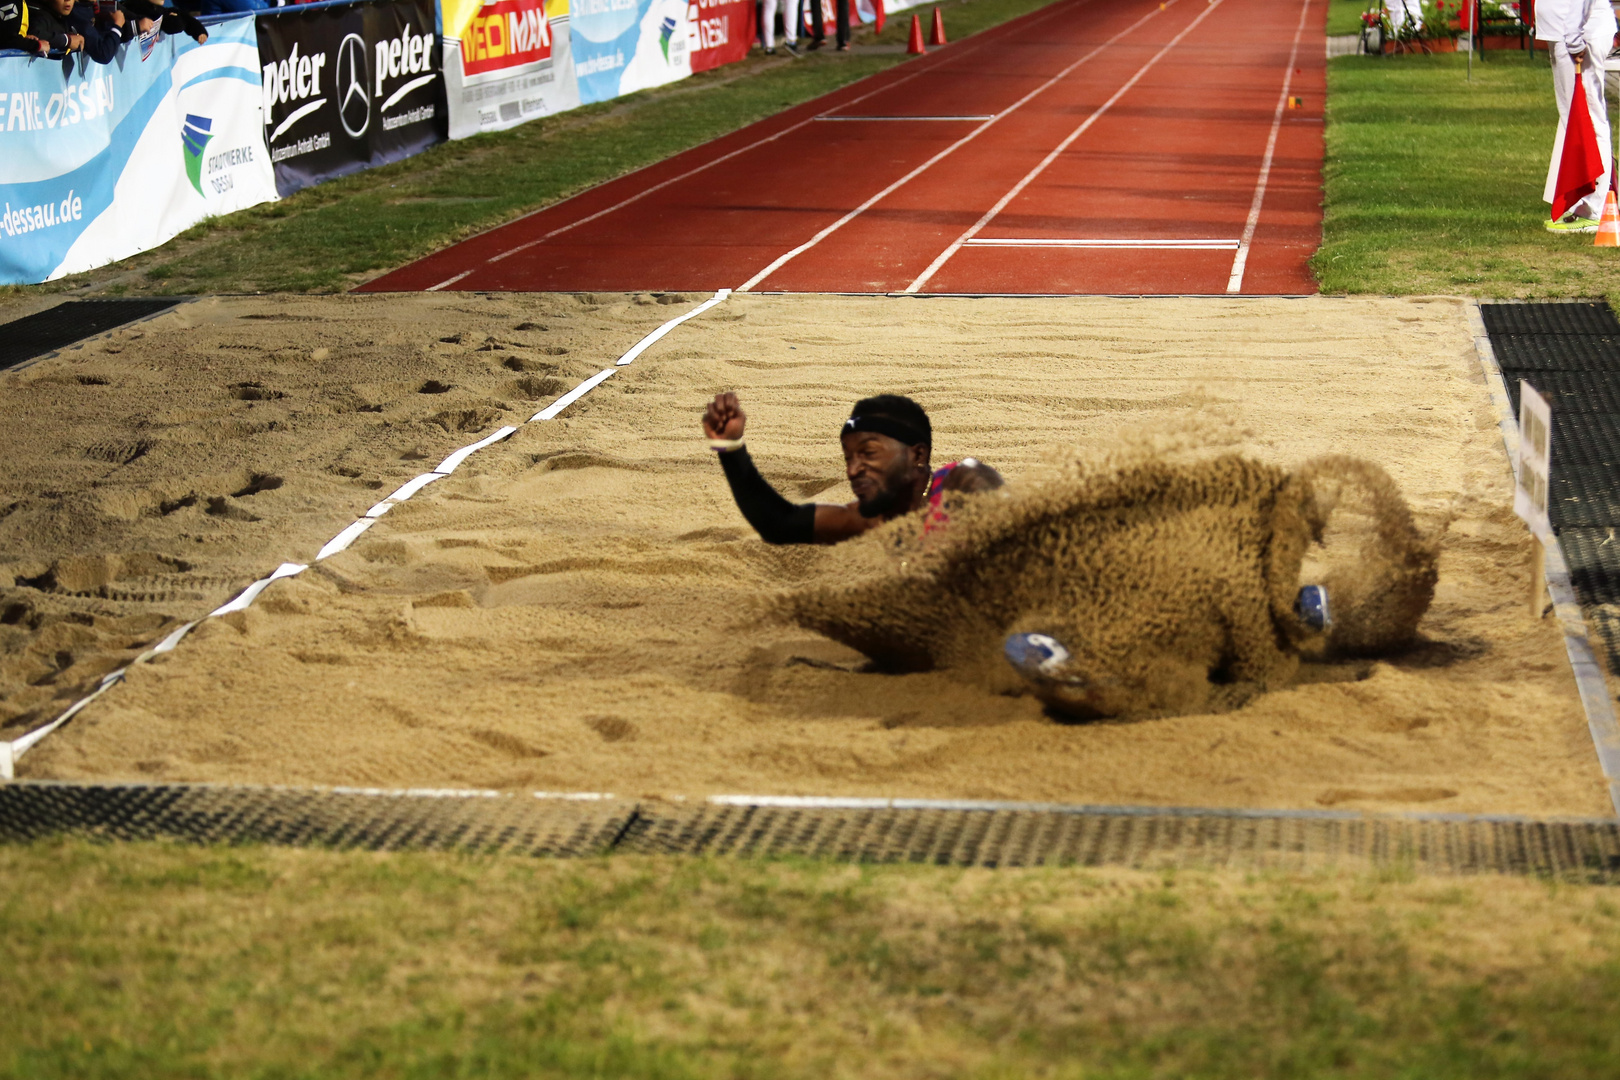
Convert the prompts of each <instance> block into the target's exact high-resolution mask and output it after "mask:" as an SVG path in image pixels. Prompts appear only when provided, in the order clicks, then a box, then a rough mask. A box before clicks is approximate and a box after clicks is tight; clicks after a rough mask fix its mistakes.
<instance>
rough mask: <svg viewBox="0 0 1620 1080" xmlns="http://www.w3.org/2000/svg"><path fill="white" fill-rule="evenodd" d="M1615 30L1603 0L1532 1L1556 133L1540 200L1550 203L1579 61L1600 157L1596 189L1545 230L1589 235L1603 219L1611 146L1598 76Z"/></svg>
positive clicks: (1550, 220) (1607, 111) (1601, 77)
mask: <svg viewBox="0 0 1620 1080" xmlns="http://www.w3.org/2000/svg"><path fill="white" fill-rule="evenodd" d="M1615 32H1616V27H1615V18H1614V10H1613V9H1612V8H1611V7H1609V2H1608V0H1538V2H1537V4H1536V40H1537V41H1545V42H1546V43H1547V51H1548V52H1549V53H1551V54H1552V69H1553V96H1554V97H1556V98H1557V99H1558V135H1557V137H1556V138H1555V139H1554V140H1553V153H1552V163H1551V164H1550V165H1549V166H1548V167H1547V186H1546V187H1545V188H1543V189H1542V192H1541V200H1542V201H1543V202H1546V203H1551V202H1552V201H1553V189H1554V188H1555V187H1556V186H1557V184H1558V162H1559V159H1560V158H1562V157H1563V153H1564V125H1565V120H1566V118H1567V117H1568V116H1569V102H1570V98H1571V97H1572V96H1573V95H1574V93H1575V62H1576V61H1577V60H1579V61H1580V62H1581V81H1582V83H1584V84H1585V88H1586V106H1587V110H1588V111H1589V112H1590V113H1591V115H1592V127H1593V128H1594V129H1595V130H1596V131H1597V139H1598V147H1599V149H1600V150H1601V151H1602V154H1603V178H1602V179H1601V180H1599V181H1598V186H1597V190H1595V191H1593V192H1592V194H1590V195H1588V196H1587V197H1586V198H1584V199H1582V200H1581V201H1580V202H1578V203H1576V204H1575V205H1574V206H1572V207H1571V208H1570V209H1569V212H1568V213H1566V214H1564V215H1563V217H1560V218H1558V219H1556V220H1555V219H1552V218H1548V219H1547V222H1546V227H1547V231H1549V232H1567V233H1594V232H1597V228H1598V219H1599V218H1600V217H1601V216H1602V215H1603V200H1604V198H1605V197H1606V196H1607V195H1608V194H1609V174H1610V172H1611V171H1612V169H1613V167H1614V164H1613V155H1614V146H1613V140H1612V138H1611V137H1610V135H1609V106H1608V99H1607V98H1606V97H1605V96H1604V89H1603V75H1604V71H1605V68H1606V66H1607V60H1608V57H1609V53H1610V52H1611V51H1612V50H1613V49H1614V37H1615Z"/></svg>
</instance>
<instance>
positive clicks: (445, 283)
mask: <svg viewBox="0 0 1620 1080" xmlns="http://www.w3.org/2000/svg"><path fill="white" fill-rule="evenodd" d="M470 273H472V271H471V270H463V271H462V272H461V273H459V274H457V275H456V276H455V277H453V278H445V279H444V280H443V281H441V282H439V283H438V284H437V285H429V286H428V287H427V288H426V289H423V290H422V291H423V292H438V291H439V290H440V289H448V288H449V287H450V286H452V285H454V284H455V283H456V282H458V281H460V280H461V279H462V278H464V277H466V276H467V275H468V274H470Z"/></svg>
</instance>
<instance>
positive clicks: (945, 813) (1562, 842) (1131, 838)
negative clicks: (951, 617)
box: [0, 782, 1620, 883]
mask: <svg viewBox="0 0 1620 1080" xmlns="http://www.w3.org/2000/svg"><path fill="white" fill-rule="evenodd" d="M57 835H79V836H88V837H92V838H97V839H106V840H155V839H166V840H178V841H182V842H188V843H199V844H248V843H263V844H280V845H289V846H311V847H330V848H340V849H361V850H371V851H403V850H439V851H474V852H503V853H509V854H523V855H541V856H589V855H599V854H604V853H607V852H623V853H627V854H648V855H650V854H672V855H673V854H680V855H711V856H735V857H780V856H789V855H792V856H808V857H811V858H819V859H829V860H839V861H847V862H861V863H921V864H930V865H939V866H984V867H1003V866H1005V867H1013V866H1059V865H1078V866H1121V867H1136V868H1144V869H1168V868H1176V867H1181V868H1189V869H1191V868H1222V867H1231V868H1240V869H1295V870H1309V869H1316V868H1328V867H1342V868H1347V869H1352V870H1354V869H1372V868H1377V867H1400V868H1403V869H1407V870H1410V871H1412V872H1414V873H1432V874H1478V873H1501V874H1533V875H1541V876H1548V877H1556V878H1561V879H1567V880H1578V881H1593V882H1617V883H1620V820H1615V821H1610V820H1577V821H1533V820H1527V819H1519V818H1469V817H1464V816H1461V815H1457V816H1445V815H1436V816H1433V817H1427V818H1412V817H1406V818H1401V817H1371V816H1362V815H1357V814H1349V813H1325V812H1303V813H1294V814H1290V813H1289V812H1287V811H1276V812H1264V811H1248V810H1218V809H1212V810H1189V809H1159V808H1150V807H1089V808H1088V807H1072V808H1071V807H1064V808H1052V807H1030V808H1027V809H1025V808H1005V809H1003V808H992V809H958V808H932V807H930V808H898V807H896V808H878V809H842V808H820V807H817V808H794V807H778V806H735V805H726V806H716V805H709V804H697V805H692V806H686V805H682V804H677V803H664V802H639V803H637V802H632V801H630V800H619V799H603V800H594V801H577V800H559V799H543V798H537V797H534V796H532V795H484V796H466V795H462V796H444V795H437V796H431V795H421V794H410V793H404V792H371V793H366V792H356V791H341V790H338V791H333V790H325V789H297V788H274V787H216V786H210V785H187V784H69V783H38V782H17V783H11V784H4V785H0V841H7V842H13V843H15V842H27V841H31V840H37V839H42V838H45V837H49V836H57Z"/></svg>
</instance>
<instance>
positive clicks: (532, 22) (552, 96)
mask: <svg viewBox="0 0 1620 1080" xmlns="http://www.w3.org/2000/svg"><path fill="white" fill-rule="evenodd" d="M568 23H569V19H568V0H552V2H551V3H550V4H549V5H548V4H546V3H545V0H489V2H488V3H485V4H484V5H483V6H482V7H480V8H479V9H478V11H477V12H476V13H475V14H474V15H473V17H472V18H471V19H470V20H469V21H468V23H467V25H466V28H465V29H464V30H463V31H462V35H461V37H460V38H459V39H457V38H455V37H452V36H450V35H449V34H448V33H446V35H445V39H444V85H445V98H446V101H447V104H448V107H449V110H450V137H451V138H452V139H465V138H466V137H467V136H469V135H476V134H478V133H479V132H480V131H500V130H502V129H504V128H509V127H513V126H515V125H517V124H521V123H523V122H524V121H527V120H533V119H534V118H535V117H537V116H547V115H549V114H551V113H556V112H562V111H563V110H564V109H572V108H574V107H575V106H577V105H578V104H579V84H578V82H576V81H575V78H574V50H573V43H572V41H571V39H570V33H569V28H568Z"/></svg>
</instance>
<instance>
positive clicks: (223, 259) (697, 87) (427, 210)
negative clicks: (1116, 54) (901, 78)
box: [6, 0, 1050, 295]
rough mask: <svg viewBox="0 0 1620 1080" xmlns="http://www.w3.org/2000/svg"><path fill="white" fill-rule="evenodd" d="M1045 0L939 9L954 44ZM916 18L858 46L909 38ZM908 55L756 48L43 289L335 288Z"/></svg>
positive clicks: (312, 193)
mask: <svg viewBox="0 0 1620 1080" xmlns="http://www.w3.org/2000/svg"><path fill="white" fill-rule="evenodd" d="M1049 2H1050V0H956V2H954V3H945V4H942V5H940V6H941V8H942V9H943V11H944V13H945V19H946V25H947V29H948V31H949V33H950V35H951V37H952V40H956V39H959V38H961V37H965V36H967V35H969V34H972V33H975V32H977V31H979V30H983V29H986V28H988V27H991V26H995V25H997V24H999V23H1002V22H1005V21H1007V20H1008V19H1011V18H1014V17H1016V16H1018V15H1022V14H1025V13H1027V12H1030V11H1034V10H1037V9H1039V8H1041V7H1044V6H1045V5H1046V4H1047V3H1049ZM908 25H909V20H908V19H904V18H899V17H897V18H895V19H894V20H892V21H891V22H890V24H889V25H888V27H887V28H886V29H885V31H884V33H883V34H882V35H872V34H870V33H869V32H866V31H861V32H859V33H858V34H857V36H856V43H857V44H863V43H864V44H870V43H878V44H888V45H894V44H902V43H904V41H905V34H906V29H907V27H908ZM906 59H907V58H906V57H905V56H904V55H903V54H893V53H891V54H879V55H870V54H868V55H859V54H851V55H836V54H834V52H833V50H832V49H831V48H828V49H826V50H823V51H821V52H818V53H806V54H805V56H804V58H803V59H800V60H791V59H786V58H784V57H780V56H779V57H775V58H771V57H765V56H763V55H762V54H760V53H758V52H756V53H754V54H753V55H752V56H751V57H750V59H748V60H745V61H743V62H742V63H740V64H734V65H730V66H727V67H724V68H720V69H717V70H715V71H710V72H704V73H702V74H700V75H697V76H695V77H693V78H691V79H688V80H684V81H683V82H680V83H677V84H674V85H673V86H670V87H665V88H661V89H659V90H652V91H644V92H642V93H639V94H634V95H630V96H628V97H625V98H621V99H618V100H616V101H612V102H603V103H601V104H599V105H594V106H587V107H585V108H582V109H578V110H574V111H572V112H568V113H562V114H559V115H558V116H555V117H551V118H547V119H544V120H539V121H535V122H533V123H529V124H525V125H523V126H522V127H518V128H514V129H512V130H510V131H506V132H499V133H494V134H487V135H478V136H475V137H473V138H471V139H465V140H461V141H457V142H453V143H446V144H443V145H440V146H437V147H434V148H433V149H431V150H428V151H427V152H425V153H423V154H419V155H417V156H416V157H414V158H411V159H409V160H407V161H404V162H399V163H397V164H394V165H390V166H385V167H383V168H380V169H374V170H371V171H368V172H364V173H359V174H356V175H354V176H350V177H345V178H343V179H341V180H335V181H332V182H330V183H326V184H321V185H319V186H317V187H314V188H310V189H307V190H305V191H301V192H299V193H298V194H296V195H294V196H292V197H291V198H289V199H285V200H283V201H281V202H277V203H270V204H267V205H264V206H260V207H255V208H253V209H250V210H245V211H242V212H240V213H237V214H232V215H229V216H227V217H223V218H217V219H213V220H211V221H209V222H205V223H203V224H202V225H199V226H197V227H196V228H194V229H192V230H190V231H189V232H187V233H186V234H184V235H182V236H181V237H179V238H177V239H176V240H175V241H173V242H171V243H170V244H168V245H165V246H164V247H163V248H159V249H157V250H156V251H153V252H149V253H147V254H145V255H141V256H137V257H136V258H134V259H130V260H126V261H124V262H121V263H118V264H116V265H114V266H112V267H109V268H105V269H102V270H97V271H93V272H91V273H88V274H79V275H75V276H73V277H69V278H64V279H61V280H60V281H56V282H52V283H50V284H48V285H45V286H34V287H25V288H17V287H13V288H11V289H9V290H6V291H9V292H10V293H12V294H13V295H16V294H19V293H27V292H30V291H38V290H44V291H51V292H56V291H63V290H71V289H76V288H80V287H84V286H87V285H88V286H95V287H99V288H100V289H101V290H103V291H105V292H108V293H115V294H116V293H131V294H135V293H161V294H180V293H232V292H258V291H266V292H277V291H294V292H298V291H329V290H341V289H346V288H349V287H351V286H352V285H354V284H356V283H358V282H360V281H363V280H365V279H367V278H370V277H374V276H376V275H377V274H379V273H381V272H383V271H384V270H387V269H390V268H393V267H396V266H400V265H403V264H404V263H407V262H409V261H411V260H413V259H416V258H420V257H421V256H423V255H426V254H428V253H429V252H432V251H435V250H437V249H439V248H441V247H444V246H445V245H447V244H449V243H452V242H454V241H456V240H459V239H462V238H464V237H466V236H469V235H471V234H472V233H475V232H478V231H480V230H483V229H487V228H490V227H492V226H495V225H498V224H500V223H501V222H504V221H508V220H510V219H512V218H514V217H518V216H520V215H521V214H524V213H526V212H528V211H531V210H534V209H536V208H538V207H541V206H545V205H548V204H551V203H554V202H557V201H559V200H561V199H564V198H567V197H568V196H570V195H572V194H574V193H576V192H579V191H582V190H584V189H585V188H588V187H591V186H592V185H595V184H599V183H602V182H603V181H606V180H610V179H612V178H613V177H616V176H620V175H623V174H624V173H627V172H631V171H633V170H635V169H638V168H641V167H642V166H645V165H650V164H652V163H654V162H657V161H660V160H663V159H664V158H667V157H669V156H671V155H673V154H676V153H679V152H680V151H682V150H685V149H688V148H690V147H693V146H696V145H698V144H700V143H703V142H707V141H709V140H711V139H715V138H718V137H719V136H721V135H724V134H726V133H728V132H731V131H734V130H736V129H737V128H740V127H743V126H745V125H747V124H749V123H752V122H754V121H756V120H760V119H763V118H765V117H767V116H770V115H772V114H774V113H777V112H780V111H781V110H783V109H785V108H788V107H790V106H793V105H796V104H798V103H800V102H803V101H808V100H810V99H811V98H814V97H817V96H819V95H821V94H825V93H829V92H831V91H833V90H835V89H837V88H838V87H840V86H844V85H846V84H847V83H850V82H853V81H855V80H856V79H860V78H863V77H865V76H867V75H872V74H875V73H876V72H878V71H882V70H883V69H885V68H888V67H892V66H894V65H895V64H897V63H902V62H904V61H905V60H906Z"/></svg>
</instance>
